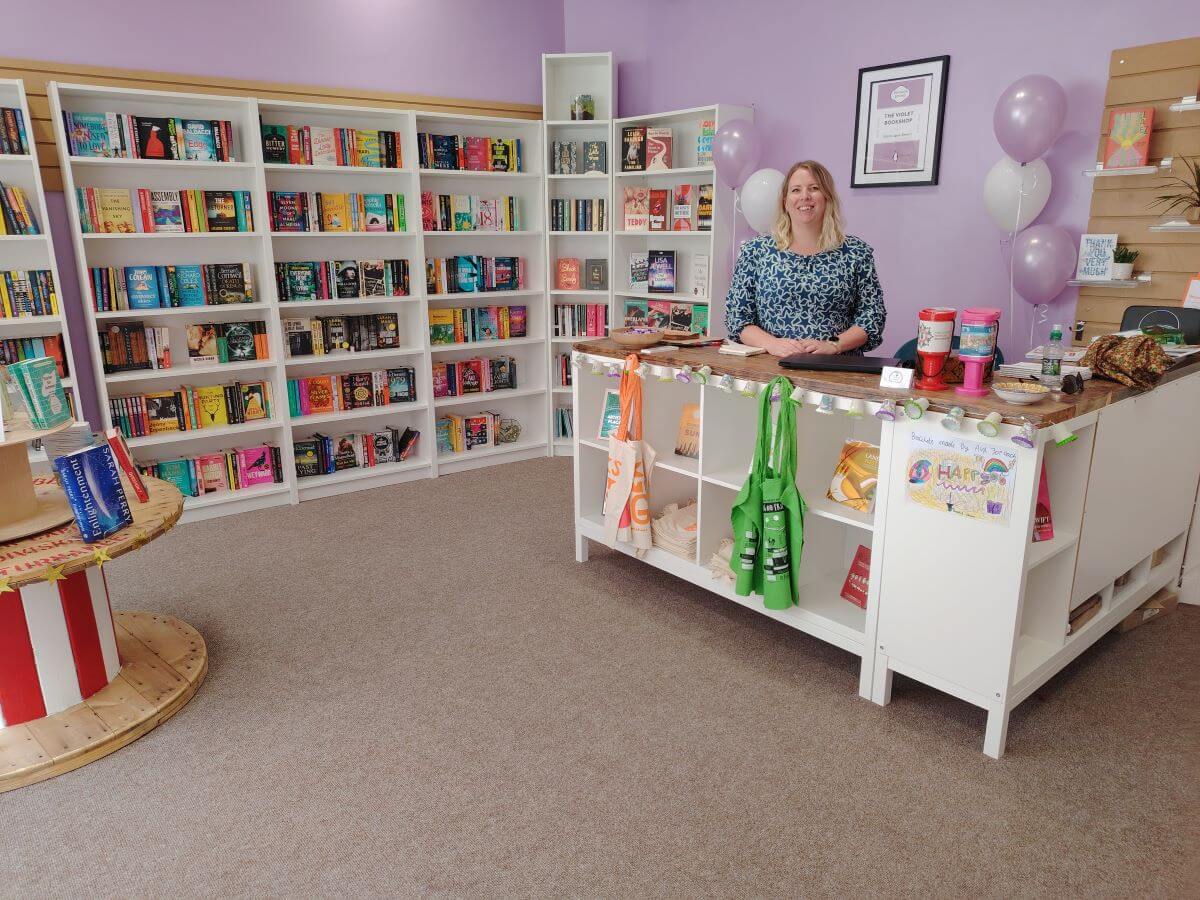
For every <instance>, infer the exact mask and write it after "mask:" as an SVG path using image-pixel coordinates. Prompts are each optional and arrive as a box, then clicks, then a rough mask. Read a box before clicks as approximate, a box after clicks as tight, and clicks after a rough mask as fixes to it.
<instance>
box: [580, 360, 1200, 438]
mask: <svg viewBox="0 0 1200 900" xmlns="http://www.w3.org/2000/svg"><path fill="white" fill-rule="evenodd" d="M574 348H575V349H576V350H578V351H579V352H580V353H590V354H592V355H594V356H608V357H612V358H615V359H623V358H624V357H625V356H627V355H628V354H629V352H630V351H629V349H628V348H627V347H622V346H621V345H620V344H618V343H616V342H615V341H612V340H609V339H604V340H596V341H581V342H579V343H577V344H575V345H574ZM644 359H645V361H646V362H647V363H649V364H651V365H667V366H677V367H678V366H684V365H688V366H691V367H692V368H693V369H698V368H699V367H700V366H704V365H707V366H709V367H710V368H711V369H712V371H713V374H714V375H729V376H730V377H732V378H744V379H750V380H752V381H760V382H767V381H770V380H771V379H773V378H776V377H778V376H780V375H782V376H783V377H784V378H786V379H787V380H788V381H790V382H791V383H792V384H794V385H797V386H799V387H802V388H805V389H806V390H810V391H820V392H823V393H827V394H835V395H837V396H839V397H852V398H857V399H862V400H869V401H873V402H876V403H878V402H880V401H882V400H897V401H899V400H903V399H906V398H908V397H927V398H928V399H929V408H930V409H931V410H934V411H936V412H946V411H947V410H949V409H950V408H951V407H952V406H961V407H962V408H963V411H964V412H965V413H966V414H967V415H968V416H972V417H975V418H980V419H982V418H983V417H984V416H986V415H987V414H988V413H991V412H999V413H1000V415H1001V416H1003V418H1004V421H1005V422H1009V423H1012V424H1020V423H1021V421H1022V420H1023V419H1024V420H1027V421H1029V422H1031V423H1033V424H1034V425H1035V426H1037V427H1038V428H1047V427H1049V426H1051V425H1054V424H1055V423H1057V422H1065V421H1067V420H1068V419H1073V418H1075V417H1076V416H1080V415H1083V414H1084V413H1088V412H1092V411H1094V410H1098V409H1102V408H1103V407H1105V406H1108V405H1109V404H1110V403H1116V402H1117V401H1118V400H1124V399H1125V398H1126V397H1131V396H1133V395H1134V394H1136V393H1139V392H1138V391H1136V390H1134V389H1133V388H1128V387H1125V386H1124V385H1122V384H1117V383H1116V382H1115V381H1102V380H1100V379H1098V378H1091V379H1089V380H1087V381H1086V382H1084V389H1083V392H1082V393H1079V394H1074V395H1068V394H1063V395H1061V396H1062V399H1061V400H1055V399H1053V398H1052V395H1047V396H1046V397H1045V398H1043V399H1041V400H1039V401H1038V402H1037V403H1030V404H1028V405H1026V406H1019V405H1017V404H1014V403H1006V402H1005V401H1003V400H1001V399H1000V398H999V397H997V396H996V395H995V394H989V395H988V396H986V397H964V396H963V395H961V394H956V393H954V391H953V389H951V390H946V391H937V392H933V391H918V390H916V389H912V390H906V391H890V390H885V389H883V388H881V387H880V386H879V376H878V375H872V374H870V373H866V372H808V371H802V370H794V369H784V368H783V367H781V366H780V365H779V360H778V359H776V358H775V357H773V356H770V355H768V354H765V353H763V354H760V355H758V356H748V357H740V356H727V355H725V354H723V353H718V352H717V348H716V347H697V348H694V349H685V348H682V347H681V348H677V349H675V350H673V351H671V352H670V353H654V354H651V355H650V356H646V357H644ZM1198 370H1200V354H1197V355H1196V356H1193V357H1191V358H1190V361H1187V362H1180V363H1179V364H1177V365H1176V366H1175V367H1174V368H1172V369H1171V370H1170V371H1168V372H1167V373H1166V375H1164V376H1163V378H1162V381H1161V382H1159V383H1160V384H1162V383H1164V382H1167V381H1173V380H1174V379H1176V378H1180V377H1182V376H1184V375H1189V374H1191V373H1192V372H1195V371H1198Z"/></svg>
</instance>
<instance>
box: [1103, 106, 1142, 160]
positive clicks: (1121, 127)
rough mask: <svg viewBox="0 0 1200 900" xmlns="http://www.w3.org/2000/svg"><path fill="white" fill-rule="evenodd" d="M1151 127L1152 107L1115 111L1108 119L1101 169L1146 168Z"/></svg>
mask: <svg viewBox="0 0 1200 900" xmlns="http://www.w3.org/2000/svg"><path fill="white" fill-rule="evenodd" d="M1153 126H1154V107H1153V106H1145V107H1139V108H1137V109H1114V110H1113V111H1112V112H1111V113H1110V114H1109V118H1108V143H1107V145H1106V147H1105V150H1104V168H1106V169H1128V168H1136V167H1138V166H1144V165H1146V163H1147V162H1148V160H1149V159H1150V130H1151V129H1152V128H1153Z"/></svg>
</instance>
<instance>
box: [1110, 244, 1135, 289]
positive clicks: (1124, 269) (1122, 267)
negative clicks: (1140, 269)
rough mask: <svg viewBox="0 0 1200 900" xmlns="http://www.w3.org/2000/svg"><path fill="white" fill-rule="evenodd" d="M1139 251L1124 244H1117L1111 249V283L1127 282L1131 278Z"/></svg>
mask: <svg viewBox="0 0 1200 900" xmlns="http://www.w3.org/2000/svg"><path fill="white" fill-rule="evenodd" d="M1139 253H1140V251H1138V250H1134V249H1133V248H1132V247H1126V246H1125V245H1124V244H1117V246H1116V247H1115V248H1114V249H1113V267H1112V277H1113V281H1129V280H1130V279H1131V278H1133V264H1134V263H1135V262H1137V258H1138V255H1139Z"/></svg>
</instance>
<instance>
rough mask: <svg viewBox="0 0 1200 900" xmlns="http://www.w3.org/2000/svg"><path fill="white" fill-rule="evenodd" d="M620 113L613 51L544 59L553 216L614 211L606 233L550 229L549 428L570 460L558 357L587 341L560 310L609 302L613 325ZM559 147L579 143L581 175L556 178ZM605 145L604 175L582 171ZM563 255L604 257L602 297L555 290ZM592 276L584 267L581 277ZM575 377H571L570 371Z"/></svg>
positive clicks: (565, 388)
mask: <svg viewBox="0 0 1200 900" xmlns="http://www.w3.org/2000/svg"><path fill="white" fill-rule="evenodd" d="M578 94H590V95H591V96H592V98H593V99H594V101H595V118H594V119H585V120H572V119H571V101H572V99H573V98H574V97H575V96H576V95H578ZM616 111H617V70H616V65H615V64H614V63H613V57H612V53H543V54H542V116H543V118H544V119H545V124H546V147H545V155H546V161H547V162H546V173H547V174H546V216H547V221H548V220H549V215H550V201H551V200H555V199H561V200H587V199H591V200H598V199H603V200H604V201H605V205H606V207H607V210H608V227H607V228H605V229H604V230H603V231H591V232H578V231H553V232H551V231H547V233H546V254H545V258H546V286H547V289H548V290H549V291H550V302H549V303H548V304H547V306H546V312H547V317H546V333H547V334H548V335H550V336H551V340H550V341H549V343H548V347H547V350H548V352H547V361H546V364H547V369H546V371H547V378H548V379H549V381H548V383H549V385H550V387H551V391H550V399H551V402H550V423H549V426H548V428H549V434H550V436H551V442H552V448H553V452H554V453H555V454H557V455H563V456H570V455H571V454H572V453H573V452H574V450H573V444H572V441H571V438H570V437H569V436H568V437H559V436H556V435H555V423H556V421H557V412H556V410H557V409H558V408H559V407H566V408H571V406H572V400H571V391H570V386H569V385H564V384H563V383H562V381H561V379H560V374H559V365H558V357H559V355H560V354H563V355H566V356H568V357H569V356H570V354H571V343H573V342H574V341H577V340H584V339H585V338H582V337H578V338H563V337H554V307H555V306H556V305H560V304H564V305H565V304H574V303H603V304H604V305H605V306H606V307H607V308H608V313H609V322H610V324H611V323H612V321H613V293H612V290H613V276H614V272H613V252H612V233H613V228H614V227H616V225H617V224H618V220H617V218H616V216H617V215H618V214H619V207H618V205H617V204H615V203H614V200H615V193H614V190H613V168H614V166H613V159H614V148H615V147H616V145H614V144H613V141H612V119H613V116H615V115H616ZM555 141H573V142H575V143H576V144H578V145H579V152H578V154H577V157H578V163H579V164H578V169H579V174H552V169H553V168H554V167H553V166H552V165H551V160H550V154H551V153H552V150H553V146H554V142H555ZM584 141H605V142H606V143H607V148H606V153H605V168H606V171H605V173H604V174H602V175H601V174H596V173H583V172H582V169H583V142H584ZM560 257H562V258H572V257H573V258H577V259H579V261H580V264H581V267H582V266H584V265H585V263H586V260H588V259H603V260H605V261H606V262H607V263H608V286H607V287H606V288H605V289H604V290H602V291H589V290H578V291H561V290H557V289H555V263H556V260H558V259H559V258H560ZM585 274H586V270H585V269H581V273H580V276H581V278H583V277H585ZM568 371H571V370H570V368H569V367H568Z"/></svg>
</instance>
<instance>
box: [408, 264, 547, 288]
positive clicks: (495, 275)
mask: <svg viewBox="0 0 1200 900" xmlns="http://www.w3.org/2000/svg"><path fill="white" fill-rule="evenodd" d="M523 287H525V260H524V258H523V257H520V256H448V257H443V258H436V257H435V258H426V260H425V290H426V293H429V294H474V293H480V292H486V291H516V290H520V289H522V288H523Z"/></svg>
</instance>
